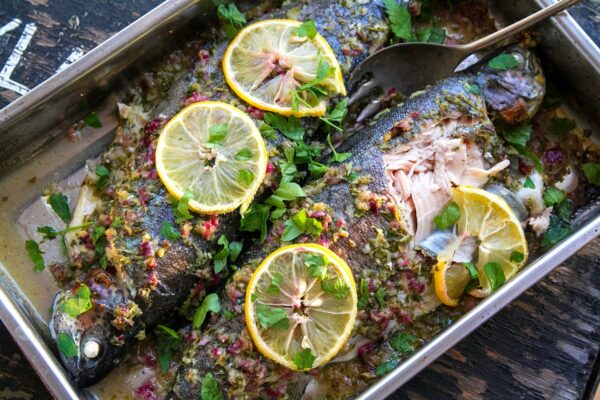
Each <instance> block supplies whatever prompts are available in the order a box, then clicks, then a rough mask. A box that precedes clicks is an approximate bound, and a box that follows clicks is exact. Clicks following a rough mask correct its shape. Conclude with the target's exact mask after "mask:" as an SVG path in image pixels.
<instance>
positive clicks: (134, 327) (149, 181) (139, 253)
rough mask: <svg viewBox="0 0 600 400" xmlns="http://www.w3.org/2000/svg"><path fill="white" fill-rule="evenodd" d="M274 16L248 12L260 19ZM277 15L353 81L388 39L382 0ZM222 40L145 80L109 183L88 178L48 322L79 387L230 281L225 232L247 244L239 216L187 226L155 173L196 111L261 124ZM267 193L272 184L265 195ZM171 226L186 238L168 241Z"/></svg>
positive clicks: (122, 131)
mask: <svg viewBox="0 0 600 400" xmlns="http://www.w3.org/2000/svg"><path fill="white" fill-rule="evenodd" d="M265 7H266V6H264V5H263V6H259V7H257V10H254V11H253V10H250V11H249V12H248V14H256V15H260V14H261V13H264V9H265ZM274 17H278V18H282V17H291V18H294V19H298V20H308V19H314V20H315V22H316V26H317V29H318V30H319V32H321V34H322V35H323V36H324V37H325V39H326V40H327V41H328V43H329V44H330V45H331V47H332V49H333V50H334V52H335V54H336V57H337V59H338V60H339V61H340V64H341V66H342V68H343V70H344V72H345V73H348V72H349V70H350V69H351V68H352V67H353V66H355V65H356V64H357V63H358V62H359V61H361V60H362V59H364V58H365V57H366V56H368V55H369V54H370V53H372V52H373V51H375V50H377V49H378V48H380V47H381V46H382V45H383V44H384V42H385V41H386V38H387V33H388V30H387V25H386V24H385V22H384V11H383V8H382V7H381V6H380V5H379V4H378V3H375V2H372V3H369V4H367V5H362V6H360V7H354V6H351V5H347V6H346V5H342V4H340V3H339V2H337V1H334V0H322V1H313V2H301V3H295V4H293V6H290V7H287V8H286V9H282V10H280V11H276V12H274V13H273V14H268V15H263V16H261V18H274ZM350 20H351V21H353V23H352V24H346V23H344V21H350ZM216 35H217V32H216V31H214V32H211V33H210V34H208V35H206V36H205V37H202V38H200V40H199V42H200V43H202V46H200V48H199V49H198V50H197V52H196V53H195V54H197V57H196V61H195V62H194V63H192V64H191V65H190V63H189V61H187V60H186V58H185V54H184V52H180V53H175V54H174V55H173V56H171V57H170V58H169V59H168V60H167V61H166V66H165V67H164V68H163V69H162V70H161V71H160V72H159V73H158V74H156V76H154V77H153V76H152V75H151V74H147V75H145V76H144V78H143V79H142V83H141V85H142V89H141V90H140V91H137V92H136V91H133V93H132V96H131V97H132V98H133V100H132V102H131V103H130V104H129V105H123V104H121V105H119V111H120V114H121V117H122V119H123V123H122V124H121V126H120V127H119V128H118V129H117V132H116V137H115V139H114V142H113V143H112V144H111V146H110V148H109V149H108V150H107V151H106V153H105V154H104V155H103V156H102V157H101V161H100V164H101V165H102V166H103V167H105V168H106V169H107V170H108V171H110V175H109V176H108V177H107V178H103V176H102V174H97V173H94V172H92V173H90V174H89V176H88V177H87V178H86V183H85V185H84V186H83V188H82V190H81V193H80V199H79V202H78V207H77V209H76V210H75V212H74V219H73V221H74V222H73V225H74V224H78V225H82V224H90V223H91V225H92V226H91V227H89V228H86V229H84V230H82V231H79V232H77V233H73V234H70V235H68V236H67V241H68V247H69V252H70V255H71V257H72V259H73V265H74V266H76V267H77V268H78V269H77V270H76V275H77V277H76V278H75V279H74V280H73V281H72V282H71V283H69V284H68V285H67V287H65V289H64V290H62V291H61V292H60V293H58V294H57V297H56V300H55V303H54V305H53V315H52V320H51V322H50V325H51V330H52V333H53V336H54V338H55V339H56V340H57V343H58V347H59V349H60V350H61V351H60V356H61V359H62V361H63V364H64V365H65V367H66V369H67V370H68V372H69V375H70V376H71V378H72V380H73V382H74V383H75V384H76V385H78V386H87V385H89V384H91V383H93V382H96V381H98V380H99V379H101V378H102V377H104V376H105V375H106V374H107V373H108V371H110V370H111V368H112V367H113V366H114V365H115V364H116V363H118V362H119V361H120V360H121V358H122V357H123V355H124V353H125V352H126V351H127V349H128V347H129V346H130V344H131V343H132V342H133V341H135V340H136V339H141V338H143V337H144V334H145V330H146V329H148V328H150V327H152V326H153V325H155V324H156V323H158V322H160V321H161V320H164V319H165V318H166V317H168V316H169V315H170V314H171V313H172V312H173V311H174V309H175V308H176V307H177V306H178V305H181V304H182V303H183V302H184V300H185V299H186V298H188V296H190V294H191V295H192V297H195V298H200V297H202V296H203V294H204V291H205V289H206V288H210V287H214V286H216V285H217V284H219V282H221V281H223V279H224V278H225V277H226V275H225V272H221V273H215V272H214V269H213V263H212V258H213V256H214V254H215V252H216V250H217V249H218V247H219V245H218V244H217V241H218V240H219V238H220V237H221V236H222V235H224V236H225V237H227V238H229V239H230V240H235V239H236V238H238V237H239V236H240V234H239V226H240V225H239V220H240V216H239V213H238V212H233V213H230V214H225V215H219V216H199V215H194V216H193V217H192V218H191V219H187V220H181V219H179V220H178V218H179V217H181V216H180V215H177V213H174V209H175V208H176V205H177V202H176V201H172V200H171V199H170V197H169V196H168V194H167V191H166V190H165V188H164V186H163V185H162V183H161V182H160V180H159V179H158V177H157V173H156V169H155V166H154V151H155V148H156V140H157V137H158V134H159V133H160V128H161V126H162V125H163V124H164V123H166V122H167V121H168V119H169V118H170V117H172V116H173V115H174V114H175V113H176V112H177V111H178V110H179V109H180V108H182V107H183V106H186V105H189V104H190V103H192V102H196V101H203V100H218V101H223V102H227V103H231V104H234V105H237V106H238V107H240V108H241V109H243V110H246V111H248V113H249V114H250V115H251V116H252V117H253V118H255V119H262V115H263V113H262V112H261V111H260V110H256V109H252V108H248V107H247V106H245V105H243V104H241V103H240V101H239V100H238V99H237V98H236V97H235V95H234V94H233V92H232V91H231V90H230V89H229V88H228V86H227V85H226V84H225V80H224V77H223V73H222V69H221V63H220V62H221V58H222V54H223V52H224V50H225V48H226V46H227V44H228V42H226V41H223V42H220V43H215V42H214V37H215V36H216ZM166 88H168V90H166ZM313 122H314V120H313ZM307 124H309V125H310V124H311V121H310V120H309V121H308V122H307ZM314 125H315V124H314V123H312V126H314ZM281 141H282V137H279V138H278V139H277V140H275V141H274V142H275V143H280V142H281ZM271 145H272V146H271V147H273V146H274V143H271ZM98 171H100V172H102V170H98V169H96V172H98ZM103 179H107V180H106V181H103ZM269 184H270V181H269V177H267V179H266V181H265V187H266V186H268V185H269ZM165 222H169V223H171V224H172V225H173V226H174V227H175V228H176V229H177V231H178V232H179V234H180V236H181V238H180V239H176V240H167V239H166V238H165V237H164V234H163V233H161V227H162V226H163V224H164V223H165ZM81 271H84V272H81ZM65 346H67V349H68V350H67V351H66V352H65V351H64V349H65Z"/></svg>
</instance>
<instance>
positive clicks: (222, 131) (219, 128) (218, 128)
mask: <svg viewBox="0 0 600 400" xmlns="http://www.w3.org/2000/svg"><path fill="white" fill-rule="evenodd" d="M225 136H227V124H214V125H212V126H211V127H210V128H208V142H206V145H205V147H206V148H208V149H213V148H217V147H221V146H222V145H223V142H224V141H225Z"/></svg>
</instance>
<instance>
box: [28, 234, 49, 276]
mask: <svg viewBox="0 0 600 400" xmlns="http://www.w3.org/2000/svg"><path fill="white" fill-rule="evenodd" d="M25 250H27V255H28V256H29V258H30V259H31V261H33V264H34V265H33V270H34V271H43V270H44V268H45V265H44V257H42V250H40V246H39V245H38V244H37V242H36V241H35V240H27V241H26V242H25Z"/></svg>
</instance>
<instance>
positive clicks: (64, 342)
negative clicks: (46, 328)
mask: <svg viewBox="0 0 600 400" xmlns="http://www.w3.org/2000/svg"><path fill="white" fill-rule="evenodd" d="M57 344H58V350H59V351H60V352H61V353H62V355H64V356H65V357H77V355H78V354H79V350H77V345H76V344H75V342H74V341H73V338H71V336H70V335H68V334H66V333H64V332H60V333H59V334H58V338H57Z"/></svg>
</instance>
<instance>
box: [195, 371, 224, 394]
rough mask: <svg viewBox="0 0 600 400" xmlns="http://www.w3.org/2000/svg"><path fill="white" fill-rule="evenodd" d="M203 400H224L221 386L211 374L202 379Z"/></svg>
mask: <svg viewBox="0 0 600 400" xmlns="http://www.w3.org/2000/svg"><path fill="white" fill-rule="evenodd" d="M200 397H201V398H202V400H223V395H222V394H221V391H220V390H219V385H218V384H217V380H216V379H215V378H214V376H213V375H212V374H211V373H210V372H209V373H207V374H206V375H204V377H203V378H202V388H201V389H200Z"/></svg>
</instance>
